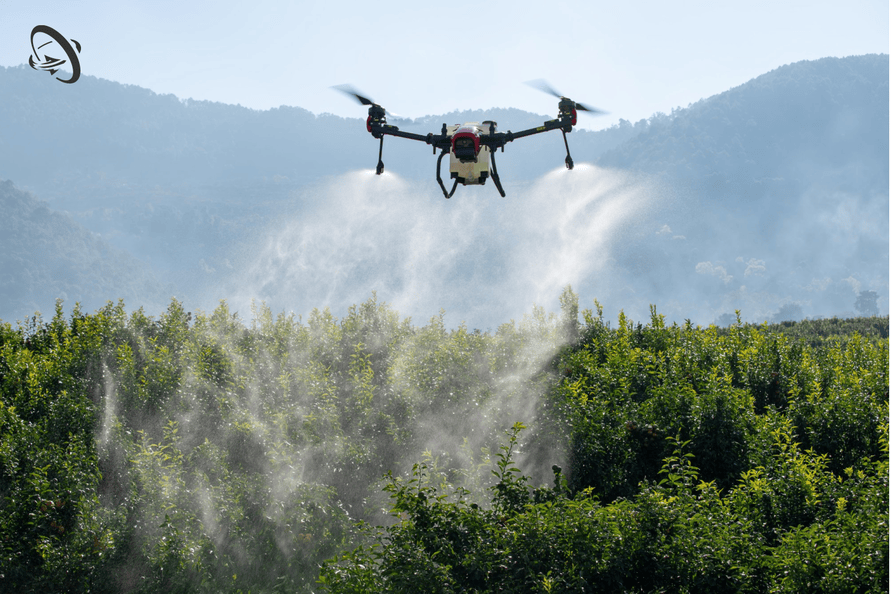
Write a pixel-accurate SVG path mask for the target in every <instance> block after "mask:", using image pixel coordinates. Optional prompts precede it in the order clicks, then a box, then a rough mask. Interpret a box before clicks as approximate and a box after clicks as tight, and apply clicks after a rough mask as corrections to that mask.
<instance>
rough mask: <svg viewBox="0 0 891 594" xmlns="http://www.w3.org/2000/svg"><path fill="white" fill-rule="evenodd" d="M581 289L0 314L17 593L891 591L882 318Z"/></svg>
mask: <svg viewBox="0 0 891 594" xmlns="http://www.w3.org/2000/svg"><path fill="white" fill-rule="evenodd" d="M561 304H562V310H561V312H560V313H559V314H548V313H546V312H545V311H543V310H541V309H534V310H533V312H532V313H531V314H530V315H528V316H527V317H526V318H525V319H523V320H522V321H520V322H513V321H511V322H509V323H505V324H503V325H501V326H500V327H499V328H498V329H497V330H495V331H493V332H480V331H471V330H468V329H467V328H465V327H459V328H457V329H447V328H446V327H445V326H444V324H443V320H442V316H439V317H434V318H432V319H431V320H429V321H428V322H427V323H426V324H424V325H417V324H414V323H413V322H412V321H411V320H410V319H401V318H400V316H399V314H398V313H397V312H396V311H394V310H393V309H392V308H391V307H389V306H388V305H387V304H386V303H381V302H379V301H378V300H377V299H376V297H372V298H371V299H369V300H368V301H366V302H365V303H362V304H360V305H357V306H354V307H352V308H351V309H350V311H349V313H348V314H347V315H346V316H345V317H344V318H343V319H337V318H335V317H334V316H332V315H331V314H330V313H329V312H327V311H314V312H313V313H312V315H310V316H309V318H308V319H307V320H306V321H303V320H300V319H296V318H295V317H293V316H286V315H278V316H275V315H273V313H272V312H271V311H270V310H269V309H267V308H265V307H262V306H261V307H258V308H256V309H255V311H254V312H253V315H252V318H251V319H250V320H246V321H243V320H242V319H241V318H240V317H239V316H238V315H236V314H234V313H232V312H231V311H230V310H229V309H228V307H227V306H226V305H225V303H223V304H221V305H220V307H218V308H217V309H216V310H215V311H213V312H209V313H200V312H198V313H195V314H192V313H190V312H186V311H185V310H184V309H183V308H182V305H181V304H180V303H178V302H176V301H173V302H171V303H170V305H169V307H168V308H167V311H166V313H164V314H163V315H161V316H159V317H158V318H157V319H154V318H152V317H148V316H146V315H144V314H143V313H142V312H141V311H137V312H135V313H132V314H127V313H126V310H125V308H124V305H123V303H118V304H112V303H109V304H108V305H107V306H106V307H104V308H102V309H100V310H98V311H96V312H95V313H84V312H82V311H79V310H78V309H77V308H76V309H75V310H74V311H73V312H72V313H71V314H70V315H67V316H66V315H65V314H64V312H63V310H62V307H61V305H59V306H58V307H57V311H56V315H55V316H54V317H53V318H52V319H51V320H43V319H40V318H32V319H31V320H30V321H28V322H27V323H25V324H24V325H20V326H18V327H12V326H11V325H9V324H0V506H2V509H0V590H3V591H9V592H47V591H56V592H233V593H234V592H253V593H257V592H319V591H325V592H331V593H341V592H344V593H346V592H352V593H359V592H368V593H372V592H374V593H377V592H408V591H418V592H420V591H423V592H715V591H722V592H723V591H728V592H803V591H808V592H886V591H887V590H888V579H889V578H888V562H889V559H888V386H889V380H888V360H889V359H888V358H889V354H888V318H887V317H884V318H857V319H851V320H837V319H831V320H830V319H827V320H813V321H804V322H799V323H785V324H782V325H777V326H768V325H760V326H756V325H747V324H742V323H734V324H730V325H729V326H728V327H724V328H718V327H715V326H710V327H707V328H703V327H699V326H693V325H692V324H689V323H688V324H685V325H667V324H666V323H665V321H664V318H663V317H662V316H661V315H659V314H658V313H657V311H656V308H655V307H654V308H652V311H651V316H650V319H649V320H647V321H645V322H638V321H632V320H630V319H627V318H626V317H625V316H624V315H620V316H619V319H618V320H617V322H616V324H615V326H613V325H612V324H611V323H610V322H609V321H607V320H604V319H603V316H602V310H601V309H600V306H599V304H596V302H595V304H596V307H595V310H594V311H592V310H584V311H581V312H579V308H578V298H577V296H576V295H574V294H573V293H572V292H571V290H569V289H567V290H566V291H564V293H563V296H562V297H561ZM580 319H581V322H580V321H579V320H580Z"/></svg>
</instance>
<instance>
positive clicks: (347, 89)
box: [331, 85, 375, 105]
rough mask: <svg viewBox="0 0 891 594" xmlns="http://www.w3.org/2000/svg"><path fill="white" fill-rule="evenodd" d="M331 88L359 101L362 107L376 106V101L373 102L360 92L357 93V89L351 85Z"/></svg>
mask: <svg viewBox="0 0 891 594" xmlns="http://www.w3.org/2000/svg"><path fill="white" fill-rule="evenodd" d="M331 88H332V89H335V90H338V91H340V92H341V93H343V94H344V95H349V96H350V97H353V98H354V99H355V100H356V101H358V102H359V103H361V104H362V105H374V104H375V103H374V101H372V100H371V99H369V98H368V97H366V96H365V95H362V94H361V93H360V92H359V91H357V90H356V89H355V88H353V87H351V86H350V85H335V86H333V87H331Z"/></svg>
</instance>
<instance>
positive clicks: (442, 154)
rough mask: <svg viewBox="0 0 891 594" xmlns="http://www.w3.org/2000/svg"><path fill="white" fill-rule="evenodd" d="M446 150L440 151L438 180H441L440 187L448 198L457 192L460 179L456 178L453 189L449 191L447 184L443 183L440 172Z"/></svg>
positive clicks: (437, 171)
mask: <svg viewBox="0 0 891 594" xmlns="http://www.w3.org/2000/svg"><path fill="white" fill-rule="evenodd" d="M445 155H446V151H445V149H443V151H442V152H441V153H439V158H438V159H437V160H436V181H438V182H439V187H440V188H442V194H443V196H445V197H446V198H451V197H452V195H453V194H454V193H455V188H457V187H458V180H457V179H456V180H455V183H454V184H453V185H452V191H451V192H449V191H447V190H446V188H445V184H444V183H442V176H441V175H440V174H439V170H440V166H441V165H442V158H443V157H445Z"/></svg>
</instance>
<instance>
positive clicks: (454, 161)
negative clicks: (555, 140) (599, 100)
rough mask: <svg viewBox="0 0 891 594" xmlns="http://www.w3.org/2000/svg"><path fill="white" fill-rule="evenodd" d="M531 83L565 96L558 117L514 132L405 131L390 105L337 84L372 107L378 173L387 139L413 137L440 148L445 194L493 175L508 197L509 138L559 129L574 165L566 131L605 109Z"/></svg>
mask: <svg viewBox="0 0 891 594" xmlns="http://www.w3.org/2000/svg"><path fill="white" fill-rule="evenodd" d="M527 84H529V85H530V86H532V87H535V88H537V89H538V90H540V91H543V92H545V93H548V94H550V95H553V96H555V97H557V98H558V99H559V100H560V101H559V103H558V104H557V109H558V114H557V118H556V119H553V120H548V121H546V122H544V123H543V124H542V125H541V126H538V127H535V128H529V129H528V130H521V131H520V132H511V131H510V130H508V131H507V132H497V131H496V126H497V123H496V122H493V121H490V120H486V121H483V122H467V123H465V124H454V125H451V126H449V125H446V124H443V125H442V130H441V131H440V133H439V134H433V133H430V134H414V133H412V132H405V131H403V130H400V129H399V128H398V127H397V126H394V125H392V124H388V123H387V110H386V109H384V108H383V107H381V106H380V105H379V104H377V103H375V102H374V101H372V100H371V99H369V98H368V97H367V96H365V95H363V94H361V93H360V92H358V91H357V90H355V89H354V88H353V87H351V86H349V85H338V86H336V87H332V88H334V89H337V90H338V91H340V92H342V93H345V94H347V95H349V96H351V97H353V98H354V99H356V100H357V101H358V102H359V103H361V104H362V105H367V106H368V119H367V120H365V127H366V129H367V130H368V132H370V133H371V135H372V136H373V137H374V138H376V139H380V149H379V150H378V155H377V169H376V173H377V175H381V174H382V173H383V172H384V161H383V154H384V137H385V136H395V137H397V138H408V139H409V140H417V141H419V142H424V143H426V144H428V145H432V146H433V154H434V155H435V154H436V150H437V149H439V151H440V153H439V158H438V159H437V160H436V181H437V182H438V183H439V187H440V188H442V193H443V195H444V196H445V197H446V198H451V197H452V196H453V195H454V194H455V189H456V188H457V187H458V184H462V185H464V186H471V185H484V184H485V183H486V180H488V179H489V178H490V177H491V178H492V182H493V183H494V184H495V187H496V188H497V189H498V193H499V194H501V196H502V197H504V196H505V193H504V188H503V187H502V186H501V179H500V178H499V177H498V168H497V167H496V165H495V152H496V151H497V150H498V149H499V148H500V149H501V152H504V145H506V144H507V143H508V142H513V141H514V140H517V139H519V138H525V137H527V136H532V135H534V134H540V133H542V132H548V131H550V130H560V131H561V132H562V133H563V144H564V145H565V146H566V161H565V162H566V168H567V169H572V168H573V162H572V156H571V155H570V154H569V142H568V141H567V140H566V134H567V133H568V132H572V128H573V126H575V125H576V122H577V121H578V112H579V111H584V112H588V113H590V114H592V115H600V114H605V113H606V112H605V111H601V110H599V109H595V108H593V107H587V106H585V105H583V104H581V103H576V102H575V101H573V100H572V99H569V98H568V97H564V96H563V95H561V94H560V93H558V92H557V91H555V90H554V89H553V88H551V87H550V86H549V85H548V84H547V83H546V82H544V81H542V80H536V81H530V82H529V83H527ZM389 115H391V116H392V117H393V118H394V119H395V118H396V117H397V116H396V115H395V114H393V113H390V114H389ZM447 154H448V155H449V174H450V176H451V179H453V180H455V181H454V183H453V184H452V189H451V190H446V186H445V184H444V183H443V181H442V175H441V173H440V172H441V170H442V159H443V157H445V156H446V155H447Z"/></svg>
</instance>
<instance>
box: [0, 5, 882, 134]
mask: <svg viewBox="0 0 891 594" xmlns="http://www.w3.org/2000/svg"><path fill="white" fill-rule="evenodd" d="M38 24H43V25H47V26H50V27H52V28H54V29H56V30H57V31H59V32H60V33H61V34H62V35H63V36H64V37H66V38H67V39H76V40H77V41H78V42H80V44H81V53H80V56H79V59H80V64H81V70H82V75H83V76H88V75H89V76H96V77H99V78H104V79H108V80H112V81H116V82H120V83H125V84H132V85H137V86H140V87H145V88H148V89H151V90H152V91H155V92H156V93H160V94H167V93H172V94H174V95H176V96H178V97H180V98H192V99H196V100H211V101H219V102H223V103H231V104H240V105H243V106H245V107H250V108H252V109H269V108H272V107H278V106H280V105H290V106H298V107H303V108H305V109H308V110H310V111H312V112H314V113H316V114H320V113H333V114H337V115H340V116H343V117H364V116H365V110H364V108H362V107H361V106H359V105H358V104H356V103H353V102H352V101H351V100H349V98H347V97H345V96H343V95H341V94H339V93H336V92H335V91H333V90H332V89H331V88H330V87H331V86H333V85H339V84H351V85H353V86H354V87H356V88H358V89H359V90H361V91H363V92H364V93H366V94H367V95H369V96H371V98H373V99H374V100H375V101H377V102H378V103H380V104H382V105H384V106H385V107H386V108H387V109H388V110H390V111H391V112H395V113H398V114H400V115H404V116H407V117H421V116H424V115H434V114H435V115H438V114H443V113H447V112H449V111H452V110H464V109H485V108H489V107H516V108H519V109H523V110H526V111H530V112H533V113H540V114H545V115H549V116H555V115H556V102H555V100H554V99H553V98H551V97H549V96H548V95H545V94H543V93H541V92H539V91H537V90H535V89H533V88H530V87H529V86H526V85H524V84H523V83H524V82H525V81H529V80H533V79H546V80H547V81H548V82H549V83H550V84H551V86H553V87H554V88H555V89H557V90H558V91H560V92H561V93H564V94H566V95H567V96H569V97H571V98H573V99H574V100H576V101H580V102H583V103H586V104H588V105H591V106H594V107H597V108H599V109H602V110H605V111H607V112H608V114H607V115H604V116H598V117H586V118H583V119H582V120H581V121H580V122H579V124H580V125H581V126H582V127H585V128H589V129H594V130H596V129H601V128H606V127H609V126H611V125H614V124H616V123H617V122H618V121H619V119H625V120H628V121H631V122H635V121H638V120H640V119H642V118H647V117H649V116H651V115H653V114H654V113H657V112H663V113H670V112H671V110H672V109H674V108H677V107H686V106H687V105H689V104H691V103H694V102H696V101H698V100H699V99H703V98H706V97H709V96H712V95H714V94H717V93H720V92H723V91H725V90H727V89H729V88H732V87H735V86H738V85H740V84H743V83H745V82H747V81H748V80H751V79H752V78H754V77H756V76H758V75H761V74H764V73H765V72H769V71H770V70H773V69H774V68H777V67H779V66H782V65H784V64H789V63H792V62H797V61H800V60H813V59H818V58H823V57H827V56H836V57H842V56H849V55H859V54H867V53H888V50H889V3H888V2H887V1H886V0H869V1H863V0H859V1H858V0H852V1H849V2H845V3H844V4H843V3H842V2H839V1H838V0H833V1H823V0H808V1H806V2H805V1H797V0H796V1H782V2H777V1H776V0H771V1H762V0H753V1H748V2H714V1H713V0H708V1H698V0H695V1H682V2H664V1H649V0H647V1H642V2H609V3H605V2H564V1H562V0H552V1H548V2H541V1H536V0H514V1H502V0H486V1H478V2H467V1H464V0H458V1H452V2H437V3H419V2H415V1H403V0H392V1H384V2H377V3H372V2H367V1H366V2H358V1H348V2H342V1H337V0H329V1H327V2H313V3H309V2H305V1H299V2H283V1H277V0H252V1H250V2H244V1H240V2H234V1H232V0H214V1H213V2H210V1H206V0H193V1H190V2H181V1H172V0H154V1H152V2H148V1H141V2H133V1H131V0H83V1H76V0H69V1H64V2H63V1H53V0H45V1H41V2H36V1H35V0H27V1H26V0H0V65H2V66H17V65H19V64H27V63H28V57H29V56H30V54H31V45H30V36H31V30H32V29H33V27H34V26H36V25H38Z"/></svg>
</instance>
